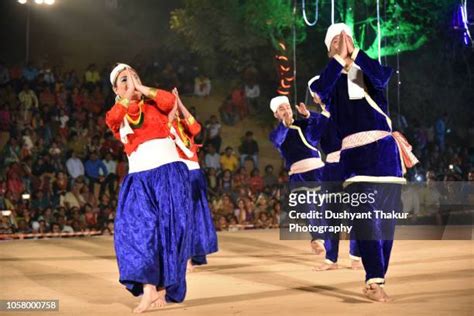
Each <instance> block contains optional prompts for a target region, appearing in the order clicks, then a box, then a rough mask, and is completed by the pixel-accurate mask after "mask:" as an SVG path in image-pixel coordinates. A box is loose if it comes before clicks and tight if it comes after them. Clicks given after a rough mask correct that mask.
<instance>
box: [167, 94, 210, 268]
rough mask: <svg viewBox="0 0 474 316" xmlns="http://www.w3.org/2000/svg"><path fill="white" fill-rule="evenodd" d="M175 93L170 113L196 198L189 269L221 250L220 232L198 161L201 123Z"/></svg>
mask: <svg viewBox="0 0 474 316" xmlns="http://www.w3.org/2000/svg"><path fill="white" fill-rule="evenodd" d="M173 94H174V95H175V96H176V98H177V101H178V102H177V103H176V106H175V108H174V109H173V110H172V111H171V112H170V117H169V120H170V122H171V123H170V124H171V125H172V127H171V134H172V135H174V136H175V143H176V147H177V148H178V152H179V155H180V157H181V158H182V160H183V162H184V163H186V165H187V166H188V169H189V179H190V182H191V191H192V193H191V194H192V200H193V212H192V215H193V224H194V227H193V230H192V233H191V234H192V241H191V258H190V260H189V261H188V271H192V270H193V266H195V265H203V264H207V258H206V255H208V254H211V253H214V252H216V251H217V248H218V246H217V235H216V230H215V227H214V222H213V220H212V216H211V211H210V209H209V204H208V201H207V189H206V188H207V183H206V177H205V175H204V172H203V171H202V170H201V168H200V166H199V162H198V155H197V152H198V149H199V146H198V145H196V144H195V143H194V137H195V136H196V135H197V134H199V132H200V131H201V125H200V124H199V122H197V121H196V119H195V118H194V117H193V116H192V115H191V113H189V111H188V110H187V109H186V107H185V106H184V104H183V102H181V99H180V97H179V94H178V90H177V89H174V90H173Z"/></svg>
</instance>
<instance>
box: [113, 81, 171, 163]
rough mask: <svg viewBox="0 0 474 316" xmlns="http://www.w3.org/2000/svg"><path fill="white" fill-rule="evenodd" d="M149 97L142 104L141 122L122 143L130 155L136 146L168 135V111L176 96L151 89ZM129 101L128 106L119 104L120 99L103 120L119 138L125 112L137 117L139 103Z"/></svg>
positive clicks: (133, 117)
mask: <svg viewBox="0 0 474 316" xmlns="http://www.w3.org/2000/svg"><path fill="white" fill-rule="evenodd" d="M150 97H151V98H150V99H147V100H145V101H140V102H143V104H142V113H143V114H142V115H143V123H142V124H141V126H139V127H136V128H134V127H133V125H130V126H131V127H132V129H133V134H128V135H127V138H128V142H127V144H124V146H125V152H126V153H127V155H130V154H131V153H132V152H134V151H135V150H136V149H137V148H138V146H139V145H140V144H142V143H144V142H146V141H149V140H151V139H155V138H166V137H168V136H169V135H170V129H169V127H168V113H169V112H170V111H171V110H172V109H173V106H174V103H175V99H176V97H175V96H174V95H173V94H172V93H169V92H167V91H164V90H158V89H153V90H152V95H151V96H150ZM140 102H137V101H134V102H130V103H129V105H128V108H125V107H124V106H123V105H121V104H120V101H119V102H117V103H115V104H114V106H113V107H112V108H111V109H110V110H109V111H108V112H107V114H106V117H105V122H106V124H107V126H108V127H109V128H110V130H112V132H113V133H114V137H115V138H117V139H118V140H120V132H119V131H120V125H121V124H122V122H123V118H124V117H125V115H126V114H128V115H129V117H131V118H132V119H136V118H138V114H139V103H140Z"/></svg>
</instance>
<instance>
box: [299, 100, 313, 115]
mask: <svg viewBox="0 0 474 316" xmlns="http://www.w3.org/2000/svg"><path fill="white" fill-rule="evenodd" d="M296 109H297V110H298V113H299V114H301V115H303V116H304V117H308V116H309V114H310V113H309V111H308V109H307V108H306V105H305V104H304V103H303V102H300V105H299V106H298V105H296Z"/></svg>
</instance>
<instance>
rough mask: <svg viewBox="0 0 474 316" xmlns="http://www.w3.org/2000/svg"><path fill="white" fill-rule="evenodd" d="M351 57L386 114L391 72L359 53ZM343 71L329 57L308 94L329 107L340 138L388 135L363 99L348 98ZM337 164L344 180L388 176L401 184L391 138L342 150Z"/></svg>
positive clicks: (381, 119) (383, 122)
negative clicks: (374, 132) (364, 133)
mask: <svg viewBox="0 0 474 316" xmlns="http://www.w3.org/2000/svg"><path fill="white" fill-rule="evenodd" d="M354 55H355V56H354ZM352 57H353V58H354V62H355V63H356V64H357V65H358V66H359V67H360V68H361V70H362V72H363V74H364V83H365V87H366V92H367V94H369V96H370V97H371V98H372V99H373V100H374V101H375V102H376V103H377V104H378V105H379V107H380V108H381V109H382V111H384V113H387V100H386V98H385V95H384V89H385V87H386V86H387V84H388V82H389V80H390V77H391V75H392V69H391V68H389V67H384V66H382V65H380V63H379V62H378V61H376V60H373V59H371V58H370V57H369V56H367V54H366V53H364V52H363V51H360V50H356V51H354V54H353V56H352ZM343 68H344V67H343V65H342V64H341V63H340V62H339V61H338V60H337V59H336V58H331V59H330V61H329V63H328V64H327V66H326V68H325V69H324V70H323V71H322V73H321V75H320V77H319V79H317V80H314V81H313V82H311V84H310V86H309V88H310V89H311V91H313V92H315V93H317V94H318V95H319V97H320V98H321V100H322V101H323V102H324V103H326V104H327V105H329V112H330V113H331V119H332V120H334V122H335V124H336V126H337V128H338V131H339V133H340V137H341V139H344V137H346V136H349V135H351V134H354V133H358V132H362V131H372V130H382V131H388V132H391V127H390V126H389V124H388V123H387V120H386V118H385V117H384V116H383V115H382V114H380V113H378V112H377V111H376V110H375V109H373V108H372V107H371V106H370V104H369V103H368V102H367V100H366V98H363V99H359V100H350V99H349V93H348V87H347V74H345V73H343V72H342V71H343ZM340 161H341V163H342V164H343V165H344V179H346V180H347V179H351V178H353V177H356V176H359V177H358V178H356V179H360V181H366V182H372V181H380V180H383V178H381V177H390V178H386V179H388V181H389V182H391V181H400V182H403V178H402V166H401V160H400V154H399V150H398V147H397V145H396V142H395V140H394V139H393V137H391V136H387V137H385V138H383V139H381V140H378V141H376V142H372V143H370V144H367V145H364V146H360V147H356V148H351V149H347V150H343V151H342V152H341V160H340ZM393 177H397V178H399V179H394V178H393ZM377 178H379V179H377ZM351 180H352V179H351ZM354 181H356V180H354Z"/></svg>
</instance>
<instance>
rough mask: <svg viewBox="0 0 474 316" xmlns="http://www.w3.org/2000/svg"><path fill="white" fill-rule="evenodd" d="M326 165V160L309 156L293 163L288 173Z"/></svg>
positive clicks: (303, 171) (302, 171)
mask: <svg viewBox="0 0 474 316" xmlns="http://www.w3.org/2000/svg"><path fill="white" fill-rule="evenodd" d="M322 167H324V162H323V161H322V160H321V158H308V159H303V160H300V161H297V162H295V163H294V164H292V165H291V168H290V171H289V172H288V174H289V175H290V176H291V175H292V174H296V173H305V172H307V171H310V170H314V169H319V168H322Z"/></svg>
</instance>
